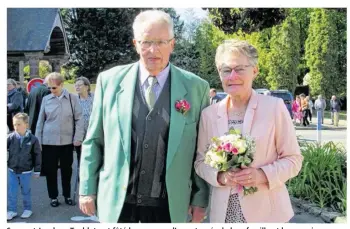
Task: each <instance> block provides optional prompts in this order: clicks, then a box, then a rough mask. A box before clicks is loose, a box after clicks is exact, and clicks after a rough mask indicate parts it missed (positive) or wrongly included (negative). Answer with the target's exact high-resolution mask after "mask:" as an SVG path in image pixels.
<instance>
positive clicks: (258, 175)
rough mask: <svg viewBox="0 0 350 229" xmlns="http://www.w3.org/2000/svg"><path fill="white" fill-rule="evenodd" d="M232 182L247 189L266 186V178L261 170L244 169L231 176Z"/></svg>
mask: <svg viewBox="0 0 350 229" xmlns="http://www.w3.org/2000/svg"><path fill="white" fill-rule="evenodd" d="M233 180H234V182H236V183H238V184H240V185H242V186H247V187H254V186H257V185H260V184H267V183H268V180H267V177H266V175H265V173H264V171H263V170H262V169H256V168H244V169H242V170H241V171H238V172H236V173H235V174H234V176H233Z"/></svg>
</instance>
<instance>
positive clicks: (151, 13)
mask: <svg viewBox="0 0 350 229" xmlns="http://www.w3.org/2000/svg"><path fill="white" fill-rule="evenodd" d="M152 24H166V25H168V28H169V35H170V38H173V37H174V23H173V20H172V19H171V17H170V15H169V14H167V13H165V12H164V11H161V10H146V11H143V12H141V13H139V14H138V15H137V16H136V18H135V20H134V24H133V25H132V28H133V30H134V38H135V39H140V38H141V37H142V34H143V33H144V31H145V29H147V28H148V27H149V26H150V25H152ZM170 38H169V39H170Z"/></svg>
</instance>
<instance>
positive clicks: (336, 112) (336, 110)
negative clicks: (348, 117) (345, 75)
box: [330, 95, 342, 126]
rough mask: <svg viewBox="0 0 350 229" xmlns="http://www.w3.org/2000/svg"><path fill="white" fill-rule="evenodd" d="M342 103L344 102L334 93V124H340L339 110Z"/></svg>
mask: <svg viewBox="0 0 350 229" xmlns="http://www.w3.org/2000/svg"><path fill="white" fill-rule="evenodd" d="M341 105H342V104H341V102H340V101H339V99H337V97H336V96H335V95H332V98H331V101H330V108H331V119H332V125H335V126H338V124H339V112H340V107H341Z"/></svg>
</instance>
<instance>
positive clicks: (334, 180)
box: [287, 142, 347, 214]
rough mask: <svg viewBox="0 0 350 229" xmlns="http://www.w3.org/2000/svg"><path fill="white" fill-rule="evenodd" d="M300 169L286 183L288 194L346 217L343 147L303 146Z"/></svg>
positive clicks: (335, 145) (315, 144) (344, 157)
mask: <svg viewBox="0 0 350 229" xmlns="http://www.w3.org/2000/svg"><path fill="white" fill-rule="evenodd" d="M302 155H303V156H304V161H303V166H302V169H301V171H300V173H299V175H298V176H297V177H294V178H293V179H291V180H289V181H288V183H287V185H288V190H289V193H290V194H291V195H293V196H295V197H297V198H301V199H304V200H309V201H311V202H313V203H315V204H317V205H318V206H319V207H321V208H324V207H330V208H332V209H333V210H335V211H339V212H341V213H345V214H346V188H347V183H346V181H347V180H346V177H347V174H346V168H347V165H346V162H347V157H346V150H345V148H344V147H343V146H342V145H337V144H334V143H333V142H328V143H326V144H322V145H321V144H317V143H304V144H303V147H302Z"/></svg>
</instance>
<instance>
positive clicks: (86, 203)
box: [79, 195, 96, 216]
mask: <svg viewBox="0 0 350 229" xmlns="http://www.w3.org/2000/svg"><path fill="white" fill-rule="evenodd" d="M95 200H96V196H95V195H91V196H79V208H80V210H81V211H82V212H83V213H84V214H86V215H89V216H93V215H95V214H96V207H95Z"/></svg>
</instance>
